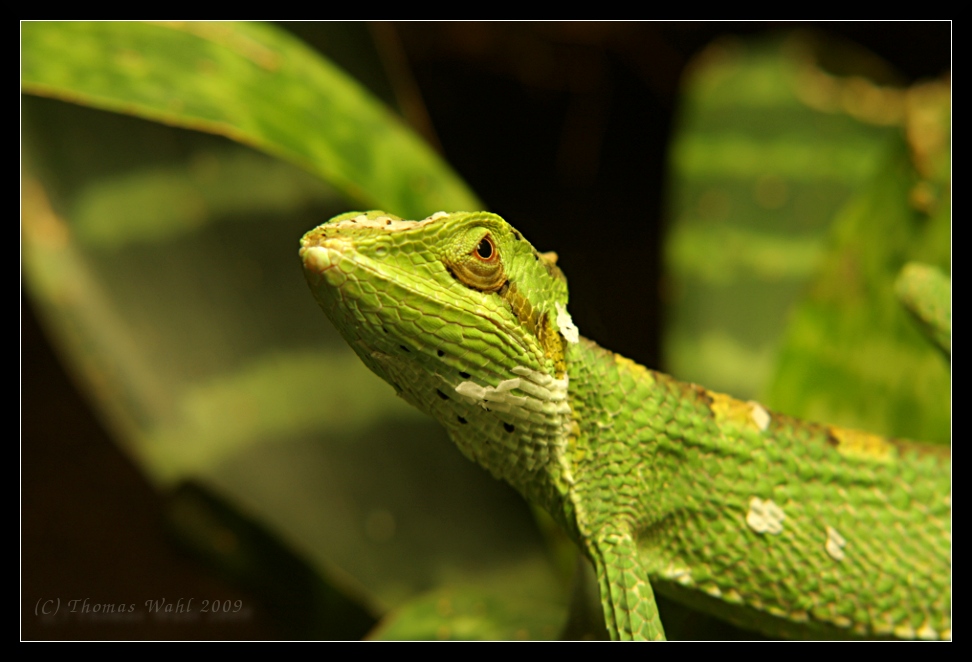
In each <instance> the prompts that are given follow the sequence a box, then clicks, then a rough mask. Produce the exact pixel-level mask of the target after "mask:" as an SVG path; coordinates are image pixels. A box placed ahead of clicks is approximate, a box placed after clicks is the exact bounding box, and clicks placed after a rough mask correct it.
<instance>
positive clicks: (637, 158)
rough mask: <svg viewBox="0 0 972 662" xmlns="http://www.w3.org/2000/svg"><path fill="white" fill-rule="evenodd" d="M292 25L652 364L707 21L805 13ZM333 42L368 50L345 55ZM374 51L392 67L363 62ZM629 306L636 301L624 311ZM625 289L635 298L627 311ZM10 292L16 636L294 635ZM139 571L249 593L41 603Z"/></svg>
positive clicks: (885, 39)
mask: <svg viewBox="0 0 972 662" xmlns="http://www.w3.org/2000/svg"><path fill="white" fill-rule="evenodd" d="M286 27H287V28H288V29H290V30H292V31H293V32H295V33H296V34H298V35H299V36H300V37H301V38H303V39H305V40H307V41H308V42H309V43H311V44H312V45H316V46H319V47H320V48H322V50H325V51H327V52H328V53H332V54H333V56H334V59H335V60H336V61H338V64H341V65H343V66H346V67H347V68H348V69H349V70H350V72H351V73H352V74H353V75H355V76H357V77H359V78H360V79H362V80H363V82H365V84H367V85H369V86H370V87H371V88H372V89H373V90H374V91H375V92H376V93H377V94H379V96H382V97H383V98H385V99H386V100H388V101H390V102H391V101H392V100H397V105H398V106H399V108H401V109H402V111H403V112H404V114H405V115H406V117H407V119H408V120H409V121H410V122H411V123H412V124H413V125H414V126H416V127H417V128H418V129H419V130H420V131H421V132H423V133H424V134H425V135H426V136H427V137H428V138H429V139H430V140H431V141H433V143H434V144H437V145H438V147H439V148H440V149H441V151H442V153H443V154H444V156H445V157H446V159H447V160H448V161H449V162H450V163H451V164H452V165H453V167H455V168H456V170H457V171H458V172H459V174H460V175H461V176H462V177H464V178H465V180H466V181H467V182H468V183H469V185H470V186H471V187H472V189H473V190H474V191H476V192H477V193H478V195H479V196H480V197H481V199H482V200H484V202H485V203H486V204H487V205H488V206H489V208H490V209H491V210H492V211H495V212H497V213H499V214H500V215H502V216H504V217H506V218H508V219H509V220H510V221H511V222H513V223H514V224H515V225H516V226H517V227H518V228H520V229H521V230H524V228H530V229H529V230H524V231H525V232H527V233H528V236H529V239H530V240H531V241H532V242H533V243H534V244H535V245H536V246H537V247H538V248H539V249H540V250H556V251H557V252H558V254H559V255H560V260H561V262H560V264H561V265H562V266H563V267H564V269H565V271H566V273H567V274H568V276H569V277H570V284H571V294H572V297H571V300H572V306H571V311H572V314H573V317H574V319H575V321H576V322H577V324H578V326H579V327H580V328H582V329H584V332H585V335H589V336H591V337H593V338H595V339H597V340H598V341H599V342H601V343H602V344H604V345H606V346H609V347H611V349H613V350H615V351H618V352H620V353H621V354H624V355H626V356H629V357H631V358H633V359H635V360H638V361H639V362H642V363H645V364H646V365H649V366H651V367H662V368H663V367H664V366H663V365H662V364H661V362H660V360H659V351H658V338H659V328H660V325H659V310H658V283H659V277H660V274H659V262H658V251H657V248H656V247H657V246H658V245H659V236H660V228H661V225H660V219H661V213H662V204H663V187H664V184H665V181H664V176H665V163H666V148H667V144H668V140H669V133H670V129H671V126H672V121H673V116H674V113H675V112H676V110H677V107H676V104H677V93H678V82H679V78H680V75H681V73H682V70H683V69H684V67H685V66H686V64H687V62H688V61H689V60H690V58H691V57H692V56H693V55H694V54H695V53H697V52H698V51H699V50H701V49H702V48H704V47H705V46H706V45H707V44H708V43H710V42H711V41H712V40H713V39H717V38H720V37H724V36H726V35H734V34H735V35H746V34H754V33H760V32H766V31H770V30H779V29H790V28H793V27H807V26H806V25H805V24H801V25H800V26H795V25H793V24H785V23H731V24H714V23H708V24H695V23H554V24H549V23H546V24H545V23H537V24H534V23H462V24H453V23H433V24H422V23H407V24H396V25H391V26H390V25H377V26H367V25H364V24H316V23H300V24H287V25H286ZM813 27H814V28H815V29H817V30H822V31H825V32H827V33H830V34H835V35H840V36H842V37H845V38H847V39H850V40H853V41H855V42H857V43H858V44H860V45H863V46H865V47H867V48H869V49H870V50H872V51H874V52H875V53H876V54H878V55H879V56H881V57H882V58H884V59H885V60H886V61H887V62H888V63H890V64H891V65H892V66H893V67H894V68H895V69H897V71H898V72H899V73H900V74H901V76H902V80H901V82H902V83H911V82H914V81H916V80H919V79H921V78H930V77H935V76H939V75H941V74H943V73H945V72H948V71H949V70H950V66H951V24H950V23H945V22H939V23H917V24H916V23H905V22H895V23H827V24H822V25H816V26H813ZM375 43H378V44H380V45H381V46H380V48H378V49H375V48H374V46H373V44H375ZM342 44H344V45H347V46H349V48H353V50H354V51H355V52H356V53H357V54H358V56H360V55H361V53H362V52H364V53H366V55H365V57H364V58H362V57H356V58H354V59H353V60H351V59H349V61H347V62H342V61H341V57H340V55H339V54H340V52H342V48H341V47H340V46H341V45H342ZM335 46H337V48H336V47H335ZM345 52H350V50H345ZM367 53H371V57H373V58H374V59H375V62H374V63H372V65H373V66H369V64H368V62H367ZM362 62H364V64H362ZM356 68H358V69H359V70H357V71H356V70H355V69H356ZM382 69H384V70H385V71H388V72H389V75H388V76H385V77H382V76H375V75H374V71H376V70H382ZM389 81H393V82H389ZM582 256H583V259H582ZM622 307H623V308H626V309H627V312H628V313H629V315H628V316H627V317H626V318H624V319H625V320H626V321H624V322H623V323H622V322H620V320H621V319H623V318H622V316H621V313H620V312H618V311H619V310H621V308H622ZM632 307H633V308H635V309H636V310H637V311H639V312H638V315H636V317H635V319H634V320H633V321H632V319H631V318H630V312H631V308H632ZM21 311H22V316H21V425H22V427H21V464H20V466H21V511H20V512H21V555H22V556H21V638H23V639H47V638H52V637H56V638H76V639H90V638H98V639H102V638H108V639H118V638H125V639H146V638H148V639H183V638H197V637H199V636H205V637H207V638H215V639H238V638H259V639H273V638H281V637H286V636H287V634H286V633H287V632H288V629H287V627H286V624H283V623H280V622H278V621H277V620H275V617H274V616H272V615H271V613H270V612H268V611H267V610H266V609H265V608H263V606H261V604H260V602H259V600H257V599H256V598H255V597H254V596H252V595H248V594H247V592H246V591H245V590H243V589H241V588H239V587H237V586H233V585H230V584H228V583H227V582H225V581H223V580H221V579H219V578H218V577H215V576H214V575H213V574H212V573H211V572H210V571H209V570H208V569H207V568H206V567H205V566H204V565H202V564H201V563H199V562H197V561H195V560H194V559H192V558H190V557H188V556H185V555H183V554H182V553H181V552H179V551H178V549H177V548H176V547H175V546H174V545H173V544H172V543H171V541H170V539H169V538H168V537H167V535H166V532H165V527H164V523H163V503H162V497H160V496H159V495H158V494H156V493H155V492H154V491H153V489H152V488H151V486H150V485H149V484H148V483H147V482H146V481H145V479H144V478H143V477H142V476H141V475H140V473H139V472H138V470H137V468H136V467H135V466H134V465H133V464H132V463H131V462H130V461H129V460H128V458H127V457H125V456H124V455H123V454H122V453H121V452H120V451H119V450H118V449H117V448H116V446H115V444H114V442H113V441H112V440H111V438H110V437H109V435H108V433H107V432H106V430H105V429H104V428H103V427H102V426H101V424H100V423H99V421H98V419H97V417H96V416H95V415H94V413H93V411H92V410H91V408H90V407H89V404H88V402H87V401H86V400H85V398H84V396H83V394H82V393H79V392H78V390H77V389H76V388H75V386H74V384H73V383H72V382H71V380H70V379H69V377H68V376H67V374H66V373H65V371H64V369H63V368H62V366H61V364H60V362H59V359H58V358H57V356H56V354H55V352H54V350H53V349H52V348H51V346H50V345H49V344H48V342H47V340H46V339H45V337H44V333H43V331H42V330H41V328H40V327H39V325H38V322H37V319H36V317H35V315H34V312H33V310H32V308H31V305H30V302H29V301H27V300H26V299H25V297H24V295H23V292H22V293H21ZM65 431H70V434H65ZM132 585H135V586H138V587H139V594H140V595H141V594H145V595H151V594H153V593H158V594H159V595H169V596H171V595H185V596H198V597H207V598H210V599H227V598H229V599H234V600H235V599H243V600H244V601H245V603H246V604H247V605H248V606H250V607H251V611H249V612H248V613H247V614H246V617H245V619H244V620H243V621H240V622H228V623H224V624H211V625H210V626H208V627H207V628H206V629H205V632H202V631H201V629H200V628H198V627H195V626H193V625H188V624H178V623H171V622H169V623H159V622H152V621H146V622H143V623H137V624H123V625H110V624H102V625H93V624H90V623H73V624H71V623H65V624H58V626H57V627H51V626H49V625H45V624H44V623H43V621H42V620H41V619H38V618H36V617H35V616H34V612H35V608H36V606H37V602H38V600H42V599H46V598H54V597H61V599H71V598H82V599H83V598H85V597H95V596H98V597H99V598H100V599H108V598H109V597H110V596H112V595H125V594H127V592H128V587H130V586H132Z"/></svg>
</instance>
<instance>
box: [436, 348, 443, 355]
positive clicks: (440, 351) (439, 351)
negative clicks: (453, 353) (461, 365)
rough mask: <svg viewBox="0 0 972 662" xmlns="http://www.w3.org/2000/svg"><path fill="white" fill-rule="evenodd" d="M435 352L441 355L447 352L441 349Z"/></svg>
mask: <svg viewBox="0 0 972 662" xmlns="http://www.w3.org/2000/svg"><path fill="white" fill-rule="evenodd" d="M435 353H436V354H438V355H439V356H445V352H443V351H442V350H441V349H437V350H435Z"/></svg>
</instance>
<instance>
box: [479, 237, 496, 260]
mask: <svg viewBox="0 0 972 662" xmlns="http://www.w3.org/2000/svg"><path fill="white" fill-rule="evenodd" d="M475 253H476V257H478V258H479V259H481V260H482V261H483V262H493V261H494V260H495V259H496V246H494V245H493V239H492V237H490V236H489V235H486V236H485V237H483V239H482V241H480V242H479V244H478V245H477V246H476V250H475Z"/></svg>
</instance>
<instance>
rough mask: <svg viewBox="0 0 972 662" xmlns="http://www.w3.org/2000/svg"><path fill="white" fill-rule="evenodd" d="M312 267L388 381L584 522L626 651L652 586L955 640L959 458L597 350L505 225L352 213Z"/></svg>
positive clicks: (461, 439)
mask: <svg viewBox="0 0 972 662" xmlns="http://www.w3.org/2000/svg"><path fill="white" fill-rule="evenodd" d="M301 257H302V260H303V263H304V269H305V274H306V276H307V279H308V282H309V283H310V285H311V289H312V291H313V292H314V295H315V297H316V298H317V300H318V302H319V303H320V305H321V307H322V308H323V309H324V311H325V312H326V313H327V315H328V317H330V319H331V320H332V321H333V322H334V324H335V325H336V326H337V328H338V329H339V330H340V331H341V333H342V334H343V335H344V337H345V338H346V339H347V340H348V342H349V343H350V344H351V346H352V347H353V348H354V350H355V351H356V352H357V353H358V355H359V356H360V357H361V358H362V360H363V361H364V362H365V363H366V364H367V365H368V367H369V368H371V369H372V370H373V371H374V372H376V373H377V374H378V375H379V376H381V377H382V378H383V379H385V380H386V381H388V382H389V383H390V384H391V385H392V386H394V387H395V389H396V391H397V392H398V394H399V395H401V396H402V397H403V398H405V399H406V400H407V401H408V402H410V403H412V404H413V405H415V406H416V407H418V408H419V409H421V410H423V411H425V412H427V413H429V414H431V415H432V416H434V417H435V418H436V419H438V420H439V421H440V422H441V423H442V424H443V425H444V426H445V427H446V429H447V430H448V431H449V434H450V436H451V438H452V439H453V441H454V442H455V443H456V445H457V446H458V447H459V449H460V450H461V451H462V452H463V453H464V454H465V455H466V456H467V457H469V458H470V459H472V460H474V461H476V462H478V463H480V464H481V465H482V466H483V467H485V468H486V469H488V470H489V471H490V472H491V473H492V474H493V475H494V476H496V477H497V478H502V479H503V480H506V481H508V482H509V483H510V484H511V485H513V487H515V488H516V489H517V490H519V491H520V492H521V493H522V494H523V495H524V497H526V498H527V499H528V500H530V501H531V502H534V503H539V504H540V505H542V506H543V507H544V508H546V509H547V510H548V511H549V512H550V513H551V515H552V516H553V517H554V518H555V519H557V520H558V521H559V522H560V523H561V525H563V526H564V528H565V529H566V530H567V531H568V533H569V534H570V535H571V536H572V537H573V539H574V540H575V541H576V542H577V544H578V545H579V546H580V548H581V549H582V550H583V551H584V553H585V554H586V555H587V556H588V558H590V559H591V561H592V562H593V564H594V567H595V570H596V572H597V577H598V582H599V585H600V591H601V600H602V604H603V608H604V616H605V621H606V624H607V628H608V631H609V633H610V634H611V635H612V637H614V638H618V639H661V638H663V637H664V630H663V627H662V624H661V621H660V619H659V617H658V612H657V609H656V606H655V599H654V594H653V590H657V591H659V592H662V593H665V594H668V595H671V596H672V597H674V598H675V599H677V600H680V601H683V602H686V603H688V604H691V605H693V606H696V607H698V608H701V609H704V610H707V611H709V612H712V613H715V614H717V615H719V616H722V617H724V618H727V619H729V620H731V621H734V622H736V623H739V624H741V625H744V626H747V627H751V628H755V629H759V630H761V631H763V632H766V633H768V634H772V635H777V636H790V637H815V638H822V637H900V638H925V639H939V638H950V637H951V616H950V613H951V577H950V576H951V529H950V521H951V505H950V504H951V501H950V500H951V482H950V456H949V451H948V449H943V448H938V447H926V446H921V445H919V444H914V443H911V442H903V441H896V440H888V439H883V438H881V437H877V436H875V435H871V434H867V433H863V432H856V431H850V430H844V429H840V428H836V427H833V426H826V425H819V424H815V423H807V422H804V421H799V420H796V419H793V418H789V417H787V416H783V415H779V414H775V413H772V412H769V411H767V410H765V409H764V408H763V407H762V406H761V405H759V404H757V403H754V402H742V401H739V400H735V399H733V398H731V397H729V396H726V395H722V394H719V393H714V392H711V391H707V390H705V389H703V388H701V387H699V386H696V385H693V384H686V383H682V382H678V381H676V380H674V379H672V378H671V377H669V376H667V375H664V374H661V373H657V372H653V371H650V370H648V369H646V368H644V367H642V366H640V365H638V364H636V363H634V362H632V361H630V360H628V359H625V358H623V357H621V356H618V355H617V354H613V353H611V352H609V351H607V350H604V349H602V348H600V347H598V346H597V345H596V344H594V343H593V342H590V341H588V340H586V339H584V338H580V337H579V336H578V335H577V329H576V327H574V326H573V323H572V322H571V321H570V317H569V315H568V314H567V312H566V305H567V284H566V280H565V279H564V277H563V275H562V274H561V273H560V270H559V269H558V268H557V267H556V265H555V261H556V256H553V255H552V254H546V255H541V254H539V253H538V252H537V251H536V250H535V249H534V248H533V247H532V246H531V245H530V244H529V243H528V242H527V241H526V240H524V239H523V238H522V236H521V235H520V234H519V233H518V232H517V231H516V230H514V229H513V228H512V227H510V226H509V225H508V224H507V223H506V222H505V221H503V219H501V218H499V217H498V216H496V215H493V214H488V213H485V212H474V213H466V212H457V213H454V214H444V213H440V214H436V215H434V216H432V217H430V218H428V219H426V220H424V221H420V222H413V221H402V220H401V219H398V218H397V217H394V216H391V215H389V214H385V213H384V212H377V211H376V212H367V213H364V214H358V213H354V212H353V213H350V214H344V215H342V216H338V217H336V218H334V219H332V220H331V221H329V222H328V223H326V224H324V225H322V226H320V227H318V228H316V229H314V230H312V231H311V232H308V233H307V234H306V235H305V236H304V238H303V239H302V240H301Z"/></svg>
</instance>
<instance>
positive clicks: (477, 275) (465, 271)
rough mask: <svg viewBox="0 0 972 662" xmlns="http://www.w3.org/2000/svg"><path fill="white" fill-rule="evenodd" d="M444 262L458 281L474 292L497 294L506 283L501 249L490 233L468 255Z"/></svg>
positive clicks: (451, 258) (450, 258) (484, 235)
mask: <svg viewBox="0 0 972 662" xmlns="http://www.w3.org/2000/svg"><path fill="white" fill-rule="evenodd" d="M470 239H472V237H470ZM468 245H469V244H467V246H468ZM465 250H469V249H468V248H466V249H465ZM443 261H444V262H445V265H446V268H447V269H449V273H451V274H452V275H453V276H454V277H455V278H456V280H458V281H459V282H461V283H462V284H463V285H465V286H466V287H471V288H472V289H474V290H479V291H480V292H496V291H497V290H499V289H500V288H501V287H503V285H504V284H505V283H506V274H505V272H504V269H503V261H502V260H501V259H500V251H499V248H498V247H497V245H496V240H495V239H493V237H492V236H491V235H490V234H489V233H484V234H483V235H482V237H481V238H480V240H479V241H478V242H476V244H475V245H474V246H473V248H472V250H469V252H468V253H463V254H461V255H459V256H458V257H456V258H453V257H447V258H445V259H444V260H443Z"/></svg>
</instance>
